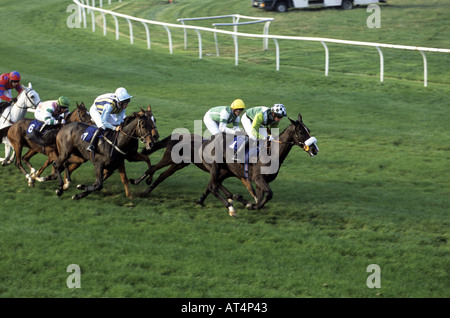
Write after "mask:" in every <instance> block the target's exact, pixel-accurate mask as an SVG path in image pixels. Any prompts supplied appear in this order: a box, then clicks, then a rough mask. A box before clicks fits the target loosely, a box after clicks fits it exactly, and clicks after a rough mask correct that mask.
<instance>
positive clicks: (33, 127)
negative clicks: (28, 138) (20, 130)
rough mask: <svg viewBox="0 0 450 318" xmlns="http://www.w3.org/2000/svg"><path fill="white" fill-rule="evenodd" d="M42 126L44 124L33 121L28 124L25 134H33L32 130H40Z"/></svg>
mask: <svg viewBox="0 0 450 318" xmlns="http://www.w3.org/2000/svg"><path fill="white" fill-rule="evenodd" d="M43 124H44V123H42V122H40V121H39V120H37V119H35V120H33V121H32V122H31V123H30V125H29V126H28V129H27V134H31V133H33V131H34V130H40V129H41V127H42V125H43Z"/></svg>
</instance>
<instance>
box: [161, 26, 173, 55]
mask: <svg viewBox="0 0 450 318" xmlns="http://www.w3.org/2000/svg"><path fill="white" fill-rule="evenodd" d="M163 27H164V29H166V31H167V36H168V37H169V52H170V54H173V48H172V33H170V30H169V28H168V27H167V25H163Z"/></svg>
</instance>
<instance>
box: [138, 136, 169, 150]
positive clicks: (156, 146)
mask: <svg viewBox="0 0 450 318" xmlns="http://www.w3.org/2000/svg"><path fill="white" fill-rule="evenodd" d="M171 137H172V135H169V136H167V137H166V138H164V139H163V140H159V141H157V142H155V143H154V144H153V146H152V148H151V149H150V150H147V149H144V150H142V151H141V153H142V154H143V155H150V154H152V153H154V152H155V151H158V150H159V149H163V148H166V147H167V145H168V144H169V142H170V140H171Z"/></svg>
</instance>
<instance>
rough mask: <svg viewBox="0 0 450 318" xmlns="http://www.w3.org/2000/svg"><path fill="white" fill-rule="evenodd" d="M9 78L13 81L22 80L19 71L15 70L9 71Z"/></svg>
mask: <svg viewBox="0 0 450 318" xmlns="http://www.w3.org/2000/svg"><path fill="white" fill-rule="evenodd" d="M9 79H10V80H11V81H15V82H19V81H20V74H19V72H17V71H13V72H11V73H9Z"/></svg>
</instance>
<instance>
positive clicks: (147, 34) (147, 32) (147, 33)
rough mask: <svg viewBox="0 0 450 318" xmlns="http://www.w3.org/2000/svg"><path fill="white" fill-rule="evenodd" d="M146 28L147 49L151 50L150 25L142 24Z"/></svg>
mask: <svg viewBox="0 0 450 318" xmlns="http://www.w3.org/2000/svg"><path fill="white" fill-rule="evenodd" d="M141 23H142V24H143V25H144V27H145V35H146V36H147V48H148V49H149V50H150V31H149V30H148V25H147V23H145V22H141Z"/></svg>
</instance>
